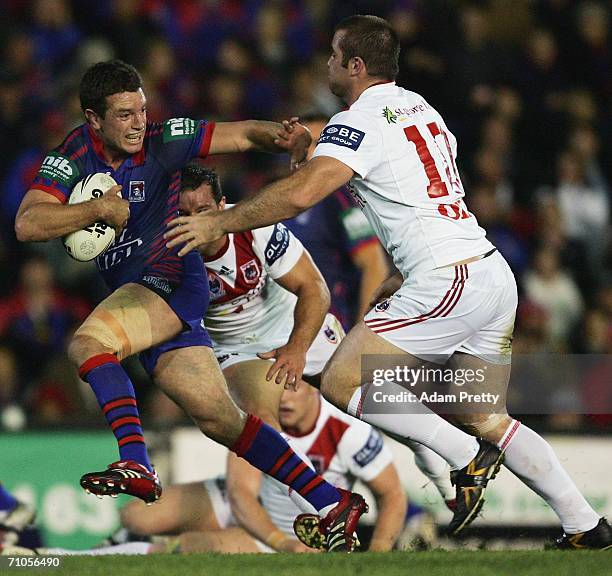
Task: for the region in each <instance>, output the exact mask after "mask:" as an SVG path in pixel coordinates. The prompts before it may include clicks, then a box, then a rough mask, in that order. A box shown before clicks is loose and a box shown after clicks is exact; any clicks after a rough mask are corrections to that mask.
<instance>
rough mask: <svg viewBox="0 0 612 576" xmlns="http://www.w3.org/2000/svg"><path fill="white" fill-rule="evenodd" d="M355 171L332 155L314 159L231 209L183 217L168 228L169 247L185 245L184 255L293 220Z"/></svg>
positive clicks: (340, 184)
mask: <svg viewBox="0 0 612 576" xmlns="http://www.w3.org/2000/svg"><path fill="white" fill-rule="evenodd" d="M352 176H353V170H351V168H349V167H348V166H347V165H346V164H344V163H343V162H340V161H339V160H336V159H335V158H331V157H329V156H318V157H316V158H313V159H312V160H310V161H309V162H308V163H306V164H305V165H304V167H302V168H300V169H299V170H298V171H296V172H294V173H293V174H292V175H291V176H288V177H287V178H283V179H282V180H278V181H277V182H273V183H272V184H270V185H268V186H266V187H265V188H263V189H262V190H260V191H259V192H258V193H257V194H255V195H254V196H252V197H251V198H249V199H247V200H243V201H241V202H238V204H236V205H235V206H233V207H232V208H228V209H227V210H222V211H220V212H215V213H213V214H197V215H195V216H181V217H179V218H176V219H174V220H173V221H172V222H170V224H169V225H168V226H169V227H170V229H169V230H168V232H167V233H166V239H168V243H167V244H168V247H173V246H176V245H180V244H184V246H183V247H182V248H181V250H180V251H179V256H183V255H185V254H187V253H188V252H190V251H191V250H193V249H195V248H197V247H198V246H200V245H201V244H205V243H207V242H212V241H214V240H217V239H218V238H221V236H223V235H224V234H226V233H228V232H240V231H243V230H251V229H253V228H261V227H263V226H267V225H269V224H275V223H277V222H280V221H281V220H286V219H288V218H293V217H294V216H296V215H297V214H300V213H301V212H304V210H307V209H308V208H310V207H311V206H313V205H315V204H316V203H317V202H320V201H321V200H323V198H325V197H326V196H329V195H330V194H331V193H332V192H333V191H334V190H337V189H338V188H339V187H340V186H343V185H344V184H346V183H347V182H348V181H349V180H350V179H351V177H352Z"/></svg>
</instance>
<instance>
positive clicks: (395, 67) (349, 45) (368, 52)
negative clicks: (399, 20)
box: [334, 14, 400, 80]
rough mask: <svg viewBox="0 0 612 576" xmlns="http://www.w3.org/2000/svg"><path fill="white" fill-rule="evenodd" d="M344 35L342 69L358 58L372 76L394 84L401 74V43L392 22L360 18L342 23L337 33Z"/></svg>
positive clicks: (376, 18)
mask: <svg viewBox="0 0 612 576" xmlns="http://www.w3.org/2000/svg"><path fill="white" fill-rule="evenodd" d="M338 30H342V31H344V32H346V33H345V35H344V37H343V38H342V40H341V41H340V43H339V47H340V49H341V50H342V66H344V67H345V68H346V67H347V66H348V62H349V60H350V59H351V58H355V57H356V56H359V58H361V59H362V60H363V61H364V63H365V65H366V69H367V71H368V75H369V76H374V77H376V78H384V79H385V80H395V78H396V77H397V74H398V72H399V53H400V42H399V37H398V35H397V33H396V32H395V30H393V28H391V25H390V24H389V22H387V21H386V20H385V19H384V18H379V17H378V16H364V15H361V14H358V15H355V16H349V17H348V18H345V19H344V20H342V21H341V22H340V23H339V24H338V25H337V26H336V28H335V30H334V32H337V31H338Z"/></svg>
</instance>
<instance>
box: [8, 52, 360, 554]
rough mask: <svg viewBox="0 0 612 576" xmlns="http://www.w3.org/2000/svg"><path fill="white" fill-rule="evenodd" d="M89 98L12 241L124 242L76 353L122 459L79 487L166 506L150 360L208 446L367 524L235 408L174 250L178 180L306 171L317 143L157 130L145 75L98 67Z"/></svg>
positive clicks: (28, 198) (196, 129) (108, 262)
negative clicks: (267, 160) (89, 237)
mask: <svg viewBox="0 0 612 576" xmlns="http://www.w3.org/2000/svg"><path fill="white" fill-rule="evenodd" d="M79 96H80V101H81V108H82V110H83V113H84V115H85V118H86V122H85V123H84V124H82V125H80V126H78V127H77V128H75V129H74V130H73V131H72V132H70V134H68V136H67V137H66V139H65V140H64V142H63V143H62V144H61V145H60V146H58V147H57V148H56V149H54V150H53V151H51V152H50V153H49V155H48V156H47V157H46V158H45V159H44V160H43V163H42V165H41V168H40V170H39V172H38V175H37V176H36V177H35V179H34V181H33V183H32V185H31V187H30V189H29V190H28V192H27V194H26V195H25V197H24V199H23V201H22V203H21V206H20V208H19V211H18V214H17V218H16V222H15V230H16V234H17V238H18V239H19V240H20V241H25V242H34V241H47V240H51V239H54V238H59V237H62V236H65V235H66V234H68V233H70V232H73V231H75V230H79V229H82V228H84V227H85V226H88V225H90V224H92V223H93V222H97V221H103V222H105V223H107V224H108V225H110V226H113V227H114V228H115V229H116V231H117V236H116V240H115V243H114V244H113V245H112V246H111V247H110V248H109V250H107V251H106V252H105V253H104V254H102V255H101V256H99V257H98V258H97V259H96V263H97V266H98V269H99V270H100V272H101V274H102V276H103V278H104V280H105V281H106V283H107V285H108V287H109V288H110V290H111V291H112V292H111V294H110V295H109V296H108V297H107V298H106V299H104V300H103V301H102V302H101V303H100V304H99V305H98V306H97V307H96V308H95V309H94V311H93V312H92V313H91V314H90V316H89V317H88V318H87V319H86V320H85V321H84V323H83V324H82V325H81V327H80V328H79V329H78V330H77V331H76V333H75V335H74V337H73V339H72V342H71V344H70V346H69V355H70V357H71V359H72V361H73V362H74V363H75V364H76V366H78V367H79V373H80V375H81V377H82V378H83V379H84V380H86V381H87V382H88V383H89V384H90V386H91V387H92V389H93V391H94V393H95V395H96V397H97V399H98V402H99V404H100V407H101V408H102V411H103V412H104V415H105V417H106V419H107V421H108V423H109V425H110V427H111V429H112V430H113V433H114V434H115V437H116V439H117V443H118V446H119V460H118V461H117V462H114V463H112V464H110V465H109V466H108V468H107V469H106V470H104V471H101V472H91V473H88V474H85V475H84V476H83V477H82V478H81V485H82V486H83V488H85V489H86V490H88V491H90V492H93V493H95V494H97V495H111V496H115V495H117V494H121V493H125V494H131V495H133V496H137V497H139V498H141V499H142V500H144V501H145V502H153V501H155V500H156V499H158V498H159V497H160V495H161V485H160V483H159V480H158V478H157V475H156V474H155V471H154V469H153V467H152V466H151V463H150V461H149V456H148V454H147V448H146V445H145V441H144V437H143V432H142V428H141V424H140V418H139V414H138V409H137V404H136V398H135V396H134V390H133V387H132V383H131V382H130V379H129V377H128V375H127V374H126V372H125V371H124V370H123V368H122V367H121V364H120V361H121V360H122V359H124V358H126V357H127V356H130V355H132V354H136V353H139V354H140V358H141V361H142V363H143V365H144V367H145V369H146V370H147V371H148V372H149V374H150V375H151V376H152V378H153V379H154V381H155V382H156V384H157V385H158V386H160V388H162V389H163V390H164V392H165V393H166V394H168V396H170V397H171V398H172V399H174V400H175V401H176V402H177V403H178V404H179V405H180V406H182V407H183V409H184V410H185V411H186V412H187V413H188V414H189V415H190V416H191V417H192V418H193V419H194V421H195V422H196V424H197V425H198V427H199V428H200V429H201V430H202V432H203V433H204V434H206V435H207V436H209V437H210V438H212V439H213V440H216V441H217V442H219V443H221V444H224V445H225V446H227V447H228V448H230V449H231V450H233V451H234V452H235V453H236V454H238V455H239V456H242V457H244V458H245V459H246V460H247V461H248V462H250V463H251V464H253V465H254V466H255V467H257V468H259V469H260V470H262V471H264V472H266V473H268V474H270V475H272V476H274V477H275V478H277V479H279V480H280V481H282V482H284V483H286V484H287V485H289V486H291V488H292V489H294V490H295V491H297V492H298V493H299V494H301V495H302V496H303V497H304V498H305V499H306V500H308V501H309V502H310V504H312V505H313V506H314V507H315V508H316V509H317V510H319V511H320V513H321V515H322V516H326V515H327V518H328V520H329V522H330V523H331V524H333V525H334V526H335V525H336V524H342V523H343V522H345V521H346V517H347V516H348V515H350V517H351V520H353V519H355V518H358V517H359V516H360V515H361V514H362V513H363V511H365V509H366V505H365V502H364V500H363V498H361V496H359V495H357V494H352V493H350V492H347V491H342V490H338V489H337V488H335V487H334V486H332V485H331V484H329V483H327V482H326V481H325V480H323V478H321V477H320V476H318V475H316V474H315V473H314V472H313V471H312V470H311V469H310V468H309V467H308V466H307V465H306V464H305V463H304V462H303V461H302V460H301V459H300V458H299V457H298V456H297V455H296V454H295V453H294V452H293V451H292V450H291V448H290V447H289V446H288V444H287V443H286V441H285V440H284V439H283V438H282V437H281V436H280V435H279V434H278V433H277V432H276V431H275V430H274V429H272V428H271V427H270V426H268V425H266V424H264V423H263V422H262V421H261V420H260V419H259V418H257V417H255V416H253V415H250V414H245V413H243V412H241V411H240V410H239V409H238V407H237V406H236V405H235V404H234V402H233V401H232V399H231V397H230V396H229V394H228V392H227V386H226V384H225V381H224V379H223V376H222V373H221V371H220V369H219V366H218V364H217V361H216V359H215V356H214V355H213V352H212V349H211V342H210V338H209V336H208V334H207V333H206V331H205V330H204V329H203V328H202V327H201V325H200V322H201V320H202V317H203V316H204V313H205V311H206V307H207V305H208V282H207V278H206V275H205V274H204V266H203V264H202V261H201V258H200V256H199V254H198V253H197V252H195V251H194V252H191V253H189V254H187V255H186V256H185V257H183V258H181V257H179V256H178V255H177V252H178V250H177V249H175V248H173V249H168V248H167V247H166V244H165V240H164V238H163V234H164V232H165V230H166V224H167V223H168V222H169V221H170V220H172V219H173V218H174V217H175V216H176V214H177V207H178V197H179V180H180V170H181V168H182V167H183V165H184V164H186V163H187V162H188V161H189V160H191V159H192V158H196V157H200V158H203V157H205V156H207V155H208V154H219V153H230V152H244V151H248V150H262V151H268V152H289V153H290V154H291V156H292V162H293V163H297V162H299V161H301V160H303V159H304V157H305V154H306V150H307V148H308V146H309V144H310V142H311V138H310V135H309V133H308V131H307V130H306V129H305V128H304V127H303V126H301V125H300V124H299V123H297V119H292V120H290V121H285V122H284V123H282V124H277V123H273V122H259V121H245V122H228V123H217V124H215V123H214V122H206V121H203V120H191V119H189V118H175V119H172V120H167V121H166V122H162V123H151V122H147V111H146V98H145V94H144V91H143V88H142V80H141V77H140V75H139V74H138V72H137V70H136V69H135V68H134V67H132V66H131V65H129V64H126V63H124V62H122V61H119V60H113V61H108V62H100V63H98V64H95V65H94V66H92V67H90V68H89V69H88V70H87V71H86V72H85V74H84V76H83V78H82V80H81V84H80V90H79ZM96 172H106V173H108V174H110V175H111V176H112V177H113V178H114V179H115V181H116V182H117V183H118V185H117V186H115V187H113V188H111V189H110V190H109V191H108V192H107V193H106V194H105V195H103V196H102V197H100V198H97V199H94V200H91V201H88V202H84V203H82V204H76V205H67V200H68V198H69V196H70V192H71V189H72V187H73V186H74V184H75V183H76V182H78V181H79V180H81V179H82V178H84V177H85V176H87V175H88V174H93V173H96ZM118 191H121V197H119V196H117V192H118ZM345 523H346V522H345ZM355 523H356V520H355V521H351V522H350V523H346V524H347V526H346V527H345V528H344V529H341V531H340V532H341V533H342V534H343V537H342V539H341V542H339V543H338V544H339V545H338V546H335V549H338V550H342V549H346V550H349V551H350V550H351V549H352V547H353V544H354V540H353V529H354V525H355ZM349 524H350V526H349Z"/></svg>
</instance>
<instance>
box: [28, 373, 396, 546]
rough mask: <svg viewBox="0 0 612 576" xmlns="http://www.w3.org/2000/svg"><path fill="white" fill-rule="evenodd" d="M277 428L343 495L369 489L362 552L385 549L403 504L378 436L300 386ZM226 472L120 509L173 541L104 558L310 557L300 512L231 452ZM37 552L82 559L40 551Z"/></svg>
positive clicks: (140, 529) (130, 522)
mask: <svg viewBox="0 0 612 576" xmlns="http://www.w3.org/2000/svg"><path fill="white" fill-rule="evenodd" d="M280 422H281V425H282V429H283V431H284V432H285V433H286V434H287V436H288V437H289V443H290V444H291V446H292V447H294V449H296V450H298V451H299V452H300V453H304V454H306V455H307V456H308V458H309V459H310V462H311V463H313V464H314V465H315V466H316V468H317V470H318V471H319V472H320V473H321V474H322V475H323V477H324V478H327V479H329V481H332V482H334V483H335V484H336V485H338V486H341V487H343V488H345V489H350V488H351V486H352V485H353V483H354V482H355V481H356V480H361V481H363V482H365V484H366V485H367V486H368V487H369V488H370V489H371V490H372V492H373V494H374V496H375V498H376V503H377V509H378V518H377V522H376V526H375V527H374V533H373V536H372V540H371V543H370V547H369V549H370V550H373V551H388V550H391V549H392V548H393V545H394V543H395V541H396V539H397V536H398V534H399V533H400V531H401V530H402V528H403V525H404V517H405V513H406V497H405V494H404V491H403V488H402V487H401V485H400V481H399V477H398V475H397V471H396V469H395V466H394V465H393V462H392V456H391V452H390V450H389V449H388V448H387V447H386V446H385V445H384V442H383V438H382V436H381V434H380V433H379V432H378V431H376V430H375V429H373V428H372V427H371V426H370V425H369V424H366V423H365V422H361V421H359V420H357V419H355V418H352V417H350V416H348V415H346V414H344V413H343V412H341V411H340V410H338V409H337V408H335V407H334V406H332V405H331V404H329V403H328V402H326V401H325V400H323V399H322V398H321V397H320V394H319V392H318V391H317V390H315V389H314V388H311V387H310V386H308V385H306V384H303V385H302V386H300V387H299V389H298V390H297V391H293V390H286V391H285V392H284V393H283V398H282V402H281V410H280ZM228 472H231V478H233V480H231V481H229V476H228V485H226V479H225V478H224V477H220V478H215V479H210V480H205V481H203V482H193V483H190V484H179V485H173V486H169V487H167V488H166V489H165V490H164V497H163V498H162V499H161V500H160V502H159V503H158V504H156V505H155V506H152V507H147V506H145V505H144V504H143V503H142V502H137V501H134V502H131V503H129V504H128V505H127V506H125V507H124V508H123V509H122V510H121V524H122V526H123V527H124V528H126V529H127V531H128V532H129V533H131V534H133V535H138V536H153V535H175V536H176V537H175V538H171V539H168V540H165V541H162V542H157V543H155V544H146V545H143V543H142V542H138V543H134V544H135V545H133V546H129V543H125V544H128V545H127V546H122V547H119V548H117V547H116V546H115V547H111V548H109V549H108V550H106V552H108V553H130V551H131V553H152V552H168V551H180V552H185V553H189V552H224V553H238V552H242V553H244V552H251V553H252V552H274V551H279V552H308V551H312V549H311V548H307V547H306V546H304V545H303V544H302V543H301V542H299V540H297V539H296V538H295V537H294V534H293V521H294V518H295V516H296V515H297V514H299V512H300V509H299V508H298V507H297V506H296V504H295V503H294V502H293V501H292V499H291V498H290V497H289V495H288V494H287V488H286V486H284V485H282V484H280V483H279V482H278V481H276V480H274V479H272V478H271V477H269V476H266V475H262V474H261V473H260V472H259V471H258V470H256V469H255V468H253V467H252V466H250V465H249V464H248V463H247V462H245V461H244V460H243V459H240V458H237V457H236V456H235V455H233V454H231V453H230V454H229V458H228ZM230 501H231V504H230ZM93 552H94V553H95V554H99V553H100V551H99V550H94V551H93ZM38 553H45V554H63V553H76V554H88V553H89V552H88V551H78V552H77V551H69V550H66V551H63V550H57V549H39V550H38Z"/></svg>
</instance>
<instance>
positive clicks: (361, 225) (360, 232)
mask: <svg viewBox="0 0 612 576" xmlns="http://www.w3.org/2000/svg"><path fill="white" fill-rule="evenodd" d="M340 218H341V220H342V225H343V226H344V230H345V231H346V234H347V236H348V238H349V241H350V242H351V243H354V242H358V241H359V240H363V239H364V238H368V237H370V236H373V235H374V230H372V227H371V226H370V223H369V222H368V220H367V218H366V217H365V216H364V215H363V212H362V211H361V210H359V208H348V209H347V210H343V211H342V212H341V213H340Z"/></svg>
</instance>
